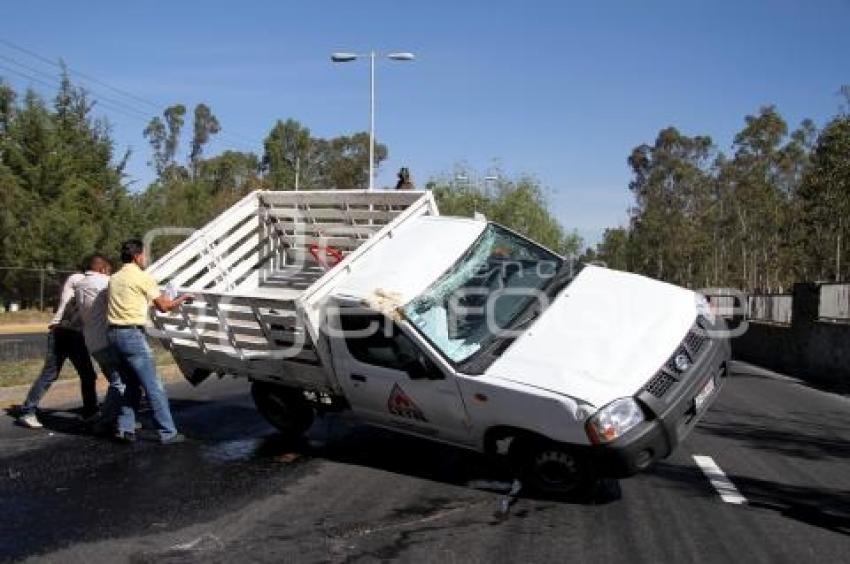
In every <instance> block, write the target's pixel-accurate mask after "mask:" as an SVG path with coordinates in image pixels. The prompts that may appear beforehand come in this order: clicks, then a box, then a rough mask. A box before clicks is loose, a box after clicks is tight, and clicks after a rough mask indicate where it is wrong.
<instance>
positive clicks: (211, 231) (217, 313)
mask: <svg viewBox="0 0 850 564" xmlns="http://www.w3.org/2000/svg"><path fill="white" fill-rule="evenodd" d="M423 194H425V193H423V192H367V191H344V192H343V191H324V192H316V191H309V192H276V191H259V192H254V193H252V194H250V195H248V196H246V197H245V198H243V199H242V200H241V201H240V202H239V203H237V204H236V205H235V206H233V207H232V208H231V209H229V210H227V211H225V212H224V213H222V214H221V215H219V216H218V218H216V219H215V220H213V221H212V222H211V223H210V224H208V225H207V226H205V227H204V228H202V229H200V230H198V231H196V232H195V233H193V234H192V235H191V236H190V237H189V238H188V239H186V240H185V241H184V242H183V243H181V244H180V245H178V246H177V247H175V248H174V249H173V250H172V251H170V252H169V253H168V254H166V256H165V257H163V258H162V259H160V260H159V261H157V263H155V264H154V265H152V266H151V268H150V269H149V270H150V272H151V273H152V274H153V275H154V277H155V278H156V279H157V280H158V281H160V282H163V281H165V280H167V281H169V282H170V284H171V285H172V286H174V287H176V289H177V291H178V292H190V293H192V294H194V295H195V301H194V302H193V303H191V304H184V305H183V306H181V307H180V308H179V310H178V311H177V312H172V313H171V314H166V315H163V314H157V313H154V314H153V315H152V317H153V322H154V324H155V326H156V328H157V329H158V331H159V333H158V336H159V337H160V338H161V339H162V340H163V342H164V343H165V344H166V346H168V347H169V349H170V350H171V351H172V352H173V354H174V355H175V357H177V358H178V360H179V362H180V365H181V367H182V368H183V369H184V370H190V371H191V370H194V369H197V368H203V369H206V370H211V371H213V372H219V373H221V372H231V373H236V374H243V375H252V377H258V378H261V379H263V378H265V379H269V380H281V379H288V378H295V379H296V380H297V379H298V378H307V379H308V380H309V379H311V378H312V379H314V380H316V382H319V381H321V382H325V383H327V382H329V380H328V378H327V375H326V373H325V372H323V371H324V369H323V368H322V365H323V364H324V362H325V361H326V360H327V358H326V357H327V351H326V350H325V347H324V345H322V343H321V342H318V344H319V345H320V346H319V347H318V348H317V347H316V346H315V345H314V341H313V340H314V339H316V338H317V335H316V334H314V328H313V327H312V325H311V324H312V323H314V322H315V321H314V320H313V318H312V316H313V308H314V307H315V304H314V302H315V299H316V297H317V295H318V294H321V295H324V293H325V291H326V290H325V288H326V287H327V286H326V285H327V283H328V282H329V280H330V279H332V278H333V277H334V276H336V275H338V274H340V273H342V272H347V269H348V268H350V267H349V266H346V265H348V264H350V263H351V260H349V259H353V258H356V256H359V254H362V251H361V248H363V247H366V246H370V245H371V241H372V240H373V239H374V238H375V236H376V235H380V236H386V234H387V233H388V230H390V229H391V227H390V226H391V225H392V222H393V221H394V220H396V219H399V218H400V216H404V217H412V216H414V215H419V214H423V213H429V212H428V210H431V212H430V213H436V208H435V206H434V204H433V198H432V197H431V196H430V195H428V196H427V197H423ZM414 204H415V205H414ZM314 244H315V245H319V246H333V247H336V248H338V249H340V250H342V251H343V253H344V256H345V257H346V258H345V260H344V263H343V264H342V265H340V267H338V268H334V269H332V270H331V271H330V272H328V271H327V270H326V268H325V267H324V266H321V265H319V264H317V262H316V260H315V259H314V258H313V257H312V255H311V254H310V252H309V247H310V246H311V245H314ZM352 255H354V256H352ZM317 291H318V292H317ZM305 295H310V296H312V297H311V298H310V301H309V303H308V302H306V301H304V300H306V299H307V298H305ZM308 305H309V308H310V312H311V313H310V317H309V318H308V317H307V313H306V311H307V310H306V309H302V308H306V307H307V306H308ZM321 359H324V360H321ZM290 365H291V366H292V367H293V368H292V369H291V374H289V373H290V369H289V368H287V366H290ZM311 370H312V371H313V372H310V371H311Z"/></svg>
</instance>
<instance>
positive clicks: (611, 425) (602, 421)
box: [585, 398, 644, 445]
mask: <svg viewBox="0 0 850 564" xmlns="http://www.w3.org/2000/svg"><path fill="white" fill-rule="evenodd" d="M643 420H644V416H643V410H642V409H641V408H640V406H639V405H638V403H637V402H636V401H635V400H634V398H620V399H616V400H614V401H612V402H611V403H609V404H608V405H606V406H605V407H603V408H602V409H600V410H599V411H597V412H596V413H595V414H593V415H592V416H591V417H590V419H588V420H587V424H586V425H585V430H586V431H587V436H588V437H589V438H590V442H592V443H593V444H597V445H598V444H604V443H610V442H611V441H613V440H614V439H616V438H618V437H621V436H623V434H625V433H626V432H627V431H628V430H629V429H631V428H632V427H634V426H635V425H637V424H638V423H641V422H642V421H643Z"/></svg>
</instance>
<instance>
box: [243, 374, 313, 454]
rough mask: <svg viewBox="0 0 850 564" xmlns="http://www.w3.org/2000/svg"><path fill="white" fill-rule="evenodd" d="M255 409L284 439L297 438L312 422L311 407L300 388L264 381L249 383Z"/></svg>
mask: <svg viewBox="0 0 850 564" xmlns="http://www.w3.org/2000/svg"><path fill="white" fill-rule="evenodd" d="M251 397H252V398H253V399H254V405H256V406H257V411H259V412H260V414H261V415H262V416H263V417H265V419H266V421H268V422H269V423H271V424H272V425H273V426H274V427H275V428H276V429H277V430H278V431H280V434H281V435H283V436H284V438H286V439H293V440H294V439H297V438H299V437H301V436H303V435H304V433H306V432H307V429H309V428H310V425H312V424H313V415H314V414H313V408H312V407H310V404H308V403H307V400H305V399H304V396H303V395H301V392H300V390H295V389H292V388H286V387H283V386H275V385H273V384H267V383H264V382H254V383H253V384H252V385H251Z"/></svg>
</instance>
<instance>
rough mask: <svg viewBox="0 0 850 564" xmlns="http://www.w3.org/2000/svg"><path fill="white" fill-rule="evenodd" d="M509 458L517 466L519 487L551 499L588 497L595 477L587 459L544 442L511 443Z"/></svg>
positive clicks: (574, 452)
mask: <svg viewBox="0 0 850 564" xmlns="http://www.w3.org/2000/svg"><path fill="white" fill-rule="evenodd" d="M514 442H515V444H514V445H511V447H512V448H511V457H512V458H514V459H515V461H516V462H517V464H518V466H519V471H520V478H521V480H522V481H523V485H524V486H526V487H528V488H529V489H530V490H532V491H534V492H536V493H539V494H542V495H545V496H551V497H557V498H574V497H577V496H580V495H582V494H589V493H590V490H591V486H592V485H593V483H594V481H595V478H594V476H593V472H592V468H591V465H590V463H589V460H588V459H587V457H585V456H582V455H581V454H580V453H577V452H576V451H574V450H572V449H570V448H568V447H565V446H564V445H562V444H559V443H556V442H554V441H548V440H545V439H540V440H533V439H525V440H518V441H514Z"/></svg>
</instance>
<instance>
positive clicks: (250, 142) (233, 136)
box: [0, 38, 262, 151]
mask: <svg viewBox="0 0 850 564" xmlns="http://www.w3.org/2000/svg"><path fill="white" fill-rule="evenodd" d="M0 44H3V45H5V46H7V47H9V48H11V49H14V50H16V51H18V52H21V53H24V54H26V55H28V56H30V57H33V58H35V59H37V60H39V61H41V62H43V63H46V64H48V65H51V66H54V67H57V68H59V69H62V70H65V71H67V72H68V73H69V74H73V75H76V76H77V77H80V78H83V79H85V80H88V81H90V82H93V83H95V84H99V85H101V86H102V87H104V88H107V89H109V90H111V91H112V92H115V93H116V94H119V95H121V96H125V97H128V98H131V99H133V100H136V101H138V102H141V103H143V104H145V105H147V106H150V107H151V108H153V109H155V110H156V111H157V112H158V113H159V112H160V111H161V109H162V108H163V105H162V104H157V103H156V102H153V101H151V100H149V99H146V98H143V97H141V96H138V95H136V94H133V93H132V92H128V91H126V90H123V89H121V88H117V87H115V86H112V85H111V84H109V83H107V82H104V81H102V80H100V79H98V78H96V77H94V76H91V75H89V74H86V73H83V72H81V71H78V70H75V69H72V68H71V67H68V66H66V65H62V64H59V63H57V62H55V61H53V60H51V59H49V58H48V57H45V56H44V55H40V54H38V53H36V52H35V51H32V50H31V49H27V48H26V47H22V46H20V45H17V44H15V43H13V42H11V41H9V40H7V39H3V38H0ZM4 58H6V59H7V60H8V57H4ZM15 62H17V61H15ZM18 64H21V65H22V66H23V64H22V63H18ZM30 68H31V67H30ZM36 72H38V71H36ZM99 95H100V96H101V97H103V96H102V94H99ZM134 111H138V112H140V113H141V112H142V110H137V109H135V108H134ZM219 139H222V140H224V141H229V142H230V143H231V144H233V145H237V146H241V147H242V148H248V147H249V146H251V147H252V148H251V149H250V150H252V151H253V150H254V149H253V147H256V146H257V145H258V144H259V145H262V143H257V141H256V140H255V139H253V138H249V137H247V136H244V135H240V134H238V133H236V132H234V131H230V130H229V129H228V130H225V128H224V127H222V128H221V129H220V131H219ZM237 141H238V142H237Z"/></svg>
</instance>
